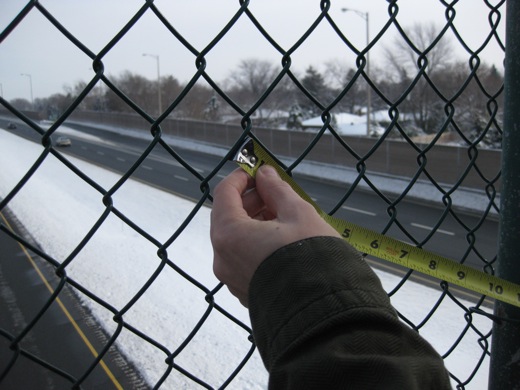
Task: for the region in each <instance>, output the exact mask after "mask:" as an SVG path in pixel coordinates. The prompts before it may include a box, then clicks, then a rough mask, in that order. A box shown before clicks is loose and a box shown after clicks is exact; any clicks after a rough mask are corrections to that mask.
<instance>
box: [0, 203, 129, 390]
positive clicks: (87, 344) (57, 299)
mask: <svg viewBox="0 0 520 390" xmlns="http://www.w3.org/2000/svg"><path fill="white" fill-rule="evenodd" d="M0 216H1V217H2V220H3V221H4V223H5V224H6V226H7V228H8V229H9V230H11V231H12V232H14V230H13V228H12V227H11V225H10V224H9V222H8V221H7V219H6V218H5V217H4V215H3V214H2V213H1V212H0ZM18 245H19V246H20V248H22V251H23V253H24V254H25V256H26V257H27V259H28V260H29V262H30V263H31V265H32V266H33V268H34V270H35V271H36V273H37V274H38V275H39V276H40V279H41V280H42V281H43V283H44V284H45V286H46V287H47V289H48V290H49V292H50V293H51V294H53V293H54V291H55V290H54V289H53V288H52V286H51V285H50V283H49V282H48V281H47V278H46V277H45V275H43V273H42V272H41V270H40V267H38V265H37V264H36V262H35V261H34V259H33V258H32V256H31V255H30V254H29V252H28V251H27V249H26V248H25V247H24V246H23V245H22V244H21V243H19V242H18ZM55 301H56V303H57V304H58V305H59V307H60V308H61V310H62V311H63V313H64V314H65V316H66V317H67V318H68V320H69V321H70V323H71V324H72V326H73V327H74V329H75V330H76V332H77V333H78V335H79V337H80V338H81V339H82V340H83V342H84V343H85V345H86V346H87V348H88V349H89V350H90V352H91V353H92V355H93V356H94V357H95V358H97V357H98V356H99V354H98V353H97V351H96V349H95V348H94V346H93V345H92V343H91V342H90V341H89V339H88V338H87V336H86V335H85V333H83V331H82V330H81V328H80V327H79V325H78V323H77V322H76V321H75V320H74V318H73V317H72V315H71V314H70V312H69V311H68V310H67V308H66V307H65V305H64V304H63V302H62V301H61V299H60V298H59V297H56V300H55ZM99 364H100V365H101V367H102V368H103V370H104V371H105V373H106V374H107V376H108V378H109V379H110V380H111V381H112V383H113V384H114V386H115V387H116V389H121V390H122V389H123V386H121V384H120V383H119V381H118V380H117V378H116V377H115V376H114V374H113V373H112V371H110V368H108V366H107V365H106V364H105V362H104V361H103V360H100V361H99Z"/></svg>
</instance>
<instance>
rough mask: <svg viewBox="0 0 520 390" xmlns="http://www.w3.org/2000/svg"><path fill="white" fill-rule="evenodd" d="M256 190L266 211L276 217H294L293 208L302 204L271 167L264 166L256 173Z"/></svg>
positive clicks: (298, 197)
mask: <svg viewBox="0 0 520 390" xmlns="http://www.w3.org/2000/svg"><path fill="white" fill-rule="evenodd" d="M256 189H257V191H258V194H259V195H260V197H261V198H262V200H263V201H264V202H265V204H266V207H267V210H269V212H271V213H272V214H273V215H276V216H277V217H280V216H289V215H294V213H295V208H298V207H299V205H301V204H302V202H304V201H303V200H302V199H301V197H300V196H299V195H298V194H297V193H296V192H294V190H293V189H292V188H291V186H290V185H289V184H287V183H286V182H284V181H283V180H282V178H281V177H280V175H278V173H277V172H276V170H275V169H274V168H273V167H270V166H268V165H264V166H262V167H260V168H259V169H258V171H257V173H256Z"/></svg>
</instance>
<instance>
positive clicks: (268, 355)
mask: <svg viewBox="0 0 520 390" xmlns="http://www.w3.org/2000/svg"><path fill="white" fill-rule="evenodd" d="M249 308H250V315H251V321H252V325H253V332H254V336H255V340H256V342H257V344H258V348H259V350H260V353H261V356H262V358H263V360H264V363H265V365H266V367H267V369H268V371H269V373H270V387H271V388H273V389H274V388H284V389H291V388H294V389H302V388H327V389H334V388H348V387H352V388H378V386H379V387H384V388H385V389H391V388H399V389H405V388H406V389H408V388H421V389H424V388H435V389H443V388H449V380H448V376H447V373H446V370H445V368H444V364H443V361H442V359H441V358H440V357H439V356H438V354H437V353H436V352H435V351H434V350H433V348H432V347H431V346H430V345H429V344H428V343H427V342H426V341H425V340H424V339H422V338H421V337H420V336H419V335H418V334H417V333H415V332H414V331H412V330H411V329H409V328H408V327H407V326H405V325H404V324H402V323H401V322H400V321H399V319H398V318H397V315H396V313H395V311H394V310H393V308H392V306H391V305H390V302H389V300H388V298H387V296H386V293H385V292H384V290H383V289H382V287H381V284H380V281H379V279H378V278H377V276H376V275H375V274H374V273H373V271H372V270H371V269H370V267H369V266H368V265H367V264H366V262H365V261H364V260H363V259H362V258H361V256H360V254H359V253H358V252H356V251H355V250H354V249H353V248H352V247H350V246H349V245H348V244H346V243H345V242H344V241H342V240H340V239H337V238H331V237H319V238H312V239H308V240H303V241H300V242H298V243H294V244H291V245H289V246H286V247H284V248H281V249H279V250H278V251H277V252H275V253H274V254H273V255H271V256H270V257H269V258H268V259H266V260H265V261H264V262H263V263H262V264H261V265H260V267H259V268H258V270H257V271H256V273H255V275H254V277H253V280H252V282H251V285H250V294H249Z"/></svg>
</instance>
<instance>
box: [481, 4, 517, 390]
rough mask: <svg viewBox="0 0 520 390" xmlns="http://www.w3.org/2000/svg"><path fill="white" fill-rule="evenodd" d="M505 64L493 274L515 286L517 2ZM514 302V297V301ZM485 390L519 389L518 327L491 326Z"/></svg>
mask: <svg viewBox="0 0 520 390" xmlns="http://www.w3.org/2000/svg"><path fill="white" fill-rule="evenodd" d="M506 18H507V19H506V60H505V69H506V70H505V90H504V93H505V95H504V96H505V105H504V134H503V145H502V191H501V205H500V206H501V207H500V233H499V249H498V261H497V267H496V270H497V274H498V275H499V276H500V277H502V278H505V279H508V280H510V281H512V282H515V283H520V257H519V254H520V219H519V216H520V149H519V148H520V23H518V21H519V20H520V2H519V1H516V0H508V1H507V8H506ZM518 298H519V299H520V297H518ZM495 315H497V316H500V317H503V318H506V319H516V320H519V319H520V309H519V308H518V307H514V306H512V305H508V304H506V303H500V302H498V301H497V302H496V303H495ZM489 389H490V390H504V389H520V323H519V322H518V321H517V322H508V321H503V322H502V323H495V324H494V326H493V339H492V344H491V364H490V375H489Z"/></svg>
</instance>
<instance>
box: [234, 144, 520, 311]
mask: <svg viewBox="0 0 520 390" xmlns="http://www.w3.org/2000/svg"><path fill="white" fill-rule="evenodd" d="M234 161H236V162H237V163H238V165H239V166H240V167H242V169H244V170H245V171H246V172H247V173H248V174H249V175H251V176H252V177H255V176H256V171H257V170H258V168H259V167H260V166H262V165H264V164H268V165H271V166H273V167H274V168H275V169H276V170H277V172H278V173H279V175H280V177H281V178H282V179H283V180H284V181H285V182H287V183H288V184H289V185H290V186H291V187H292V189H293V190H294V191H295V192H296V193H297V194H298V195H299V196H301V197H302V198H303V199H304V200H306V201H307V202H309V203H310V204H311V205H312V206H313V207H314V208H315V209H316V211H317V212H318V213H319V214H320V215H321V217H322V218H323V219H324V220H325V221H326V222H327V223H329V224H330V225H331V226H332V227H333V228H334V229H336V231H337V232H338V233H340V234H341V236H342V237H343V238H344V239H345V241H347V242H348V243H349V244H351V245H352V246H353V247H354V248H356V249H357V250H359V251H360V252H363V253H366V254H368V255H371V256H374V257H377V258H379V259H383V260H387V261H390V262H392V263H395V264H399V265H401V266H404V267H407V268H410V269H413V270H415V271H418V272H421V273H423V274H426V275H429V276H432V277H434V278H437V279H439V280H444V281H446V282H449V283H453V284H455V285H458V286H460V287H464V288H467V289H469V290H472V291H475V292H477V293H479V294H482V295H486V296H489V297H492V298H495V299H498V300H500V301H502V302H506V303H509V304H511V305H515V306H518V307H520V286H519V285H517V284H515V283H512V282H509V281H507V280H504V279H500V278H498V277H496V276H494V275H490V274H487V273H485V272H482V271H479V270H477V269H474V268H471V267H468V266H467V265H464V264H460V263H458V262H456V261H453V260H450V259H448V258H446V257H443V256H440V255H437V254H435V253H433V252H430V251H427V250H424V249H422V248H418V247H415V246H413V245H410V244H407V243H405V242H402V241H399V240H396V239H394V238H391V237H388V236H385V235H383V234H380V233H377V232H375V231H372V230H370V229H367V228H365V227H362V226H359V225H356V224H354V223H351V222H347V221H344V220H342V219H339V218H336V217H334V216H330V215H328V214H327V213H325V212H324V211H322V210H321V209H320V207H319V206H318V205H317V204H316V202H314V201H313V200H312V199H311V198H310V197H309V195H307V194H306V193H305V191H304V190H303V189H302V188H301V187H300V186H299V185H298V184H297V183H296V182H295V181H294V179H293V178H292V177H290V176H289V175H288V174H287V173H286V172H285V171H284V170H283V169H282V168H281V167H280V166H279V165H278V164H277V162H276V161H275V160H274V159H273V158H272V157H271V155H270V154H269V153H267V151H266V150H265V149H264V148H262V147H261V146H260V145H259V144H258V143H257V142H255V141H254V140H252V139H247V140H246V141H245V142H244V144H243V145H242V147H241V148H240V150H239V152H238V153H237V154H236V155H235V158H234Z"/></svg>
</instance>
